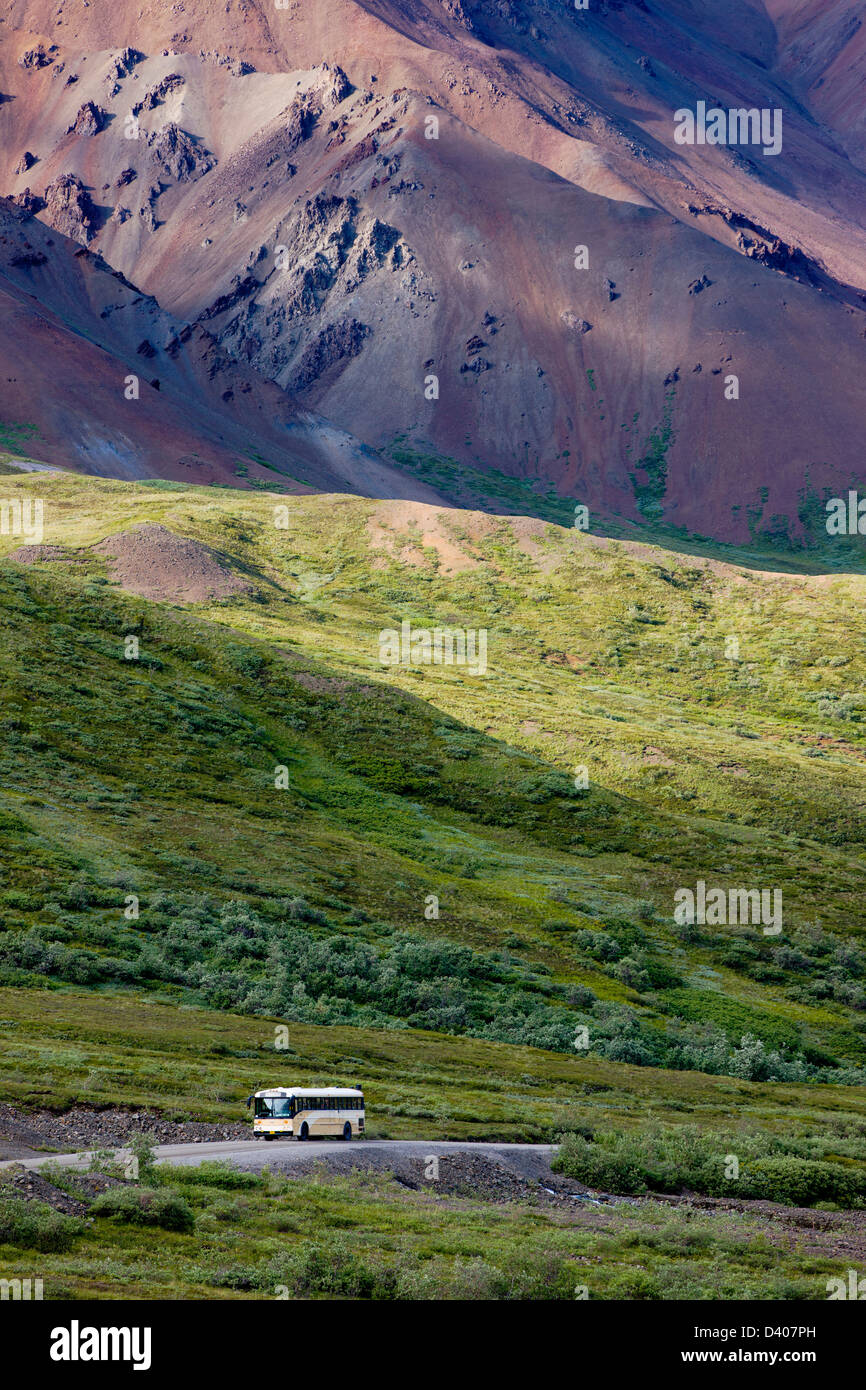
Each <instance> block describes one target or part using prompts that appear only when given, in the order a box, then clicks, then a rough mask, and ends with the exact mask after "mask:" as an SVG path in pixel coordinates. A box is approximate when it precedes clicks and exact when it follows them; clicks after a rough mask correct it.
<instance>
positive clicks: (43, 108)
mask: <svg viewBox="0 0 866 1390" xmlns="http://www.w3.org/2000/svg"><path fill="white" fill-rule="evenodd" d="M0 20H2V23H0V43H2V54H3V57H2V65H0V90H2V91H3V93H4V94H6V97H7V99H6V101H5V102H4V103H3V105H2V106H0V122H2V134H3V139H2V149H3V151H4V155H3V160H2V163H0V190H2V191H3V192H6V193H7V194H14V195H17V196H18V197H19V199H21V198H22V196H23V195H25V190H28V189H29V190H30V198H31V200H35V201H33V202H31V204H30V206H32V207H33V208H34V209H35V212H36V217H37V218H38V219H40V220H41V221H42V222H44V223H46V224H48V225H50V226H51V227H54V228H55V229H57V231H59V232H62V233H63V234H64V236H66V237H69V238H72V239H73V240H75V241H77V242H78V244H79V245H80V246H81V247H86V248H87V249H88V250H89V251H91V252H94V253H98V255H99V256H100V257H101V258H102V259H103V260H104V262H105V264H106V265H107V266H108V267H111V268H113V269H115V270H117V271H119V272H121V273H122V275H123V276H125V277H126V279H127V281H128V282H129V284H130V285H132V286H135V287H137V288H138V289H139V290H140V291H141V292H142V295H143V296H145V298H144V299H143V300H142V301H141V304H140V305H139V306H138V307H137V308H136V309H135V313H134V314H133V313H127V314H125V315H124V316H121V318H123V319H125V322H123V323H121V318H117V317H116V316H115V317H116V323H117V325H118V329H117V337H116V339H115V341H114V342H113V343H112V344H111V345H108V350H109V351H112V352H114V353H115V354H116V355H117V357H118V358H119V359H123V362H124V365H127V364H128V363H129V360H130V352H132V354H133V356H135V354H136V353H137V351H138V347H139V344H140V343H141V341H142V340H143V339H147V341H148V342H149V343H150V345H151V347H153V348H154V350H155V351H156V352H157V354H159V361H158V363H157V364H156V365H154V366H153V367H152V368H151V366H150V365H149V364H147V363H145V364H144V367H143V372H142V375H143V376H147V377H150V376H151V375H153V376H154V377H158V378H159V379H160V380H161V388H160V391H159V392H158V393H157V392H155V391H154V392H153V393H152V394H153V395H154V396H156V397H158V399H156V400H154V401H150V402H149V409H150V408H152V410H153V430H152V436H153V439H154V440H157V439H159V440H161V443H159V444H157V443H151V442H150V437H149V436H148V435H147V430H146V429H145V427H144V424H143V423H142V424H140V425H139V424H136V425H135V426H134V427H133V426H131V425H130V426H129V430H128V433H129V434H130V437H132V436H134V447H133V450H132V452H133V453H134V455H135V464H134V468H135V469H136V470H138V471H152V472H154V473H162V474H167V475H168V476H179V473H178V469H177V466H176V464H175V462H174V459H173V456H174V455H176V457H184V456H189V455H203V456H205V457H207V459H208V460H209V462H208V468H210V469H211V472H212V474H213V475H214V476H216V475H220V476H222V475H223V474H224V473H225V472H226V471H228V473H229V475H232V474H234V472H235V463H234V461H235V458H236V453H237V449H238V445H237V444H236V443H235V440H236V438H237V436H236V435H235V434H234V433H232V431H240V432H241V433H244V432H247V433H248V434H249V435H250V436H252V435H253V434H255V436H256V439H257V440H258V441H259V442H257V443H255V444H254V445H253V448H252V452H255V453H259V454H261V455H262V456H264V457H266V458H268V459H269V460H271V461H273V462H275V463H276V464H277V465H278V466H279V467H281V468H284V469H285V471H287V472H289V473H292V472H293V473H294V476H295V477H298V478H300V479H301V480H302V481H303V482H305V483H307V484H309V485H312V486H319V485H328V479H329V478H332V477H333V476H337V477H338V478H340V479H341V483H340V485H342V486H345V487H351V488H356V489H357V490H360V491H368V490H370V491H376V492H377V494H378V495H382V493H383V491H384V492H387V490H388V488H389V487H390V488H393V489H394V491H395V492H396V491H397V490H398V488H402V490H403V495H415V496H420V495H422V490H421V489H420V488H419V485H418V484H416V483H414V482H412V481H411V480H408V479H407V480H405V481H404V482H403V483H398V482H396V481H395V478H394V474H393V473H391V472H388V471H381V472H378V473H376V474H375V481H373V470H374V467H379V468H381V467H382V465H381V464H376V463H375V460H374V458H373V457H372V456H371V455H370V453H369V449H366V448H365V447H364V446H371V447H372V448H374V449H377V450H382V451H383V455H382V457H383V459H384V458H387V451H388V449H389V448H390V446H392V445H393V444H394V442H395V440H397V439H400V440H402V441H404V442H405V441H406V440H407V439H408V442H409V443H410V444H411V445H414V446H415V447H416V448H417V449H418V450H421V451H424V452H428V453H438V454H444V455H447V456H449V457H452V458H456V459H458V460H461V461H463V462H465V463H468V464H471V465H472V466H473V467H475V468H480V469H482V470H483V469H485V468H488V469H489V468H494V469H498V470H500V471H501V472H505V473H508V474H512V475H516V476H530V477H537V476H540V477H541V478H543V479H545V480H546V481H548V482H549V483H551V484H552V485H553V486H554V487H555V488H556V489H557V490H558V491H559V492H560V493H562V494H564V495H568V496H573V497H575V498H578V499H580V500H582V501H585V502H587V503H588V504H589V506H590V508H591V509H592V510H593V511H594V512H595V513H596V514H598V513H601V514H603V515H604V514H607V515H614V514H616V515H620V516H625V517H630V518H632V519H640V518H641V517H644V518H647V519H653V520H656V519H659V518H661V519H663V520H664V521H665V522H668V523H671V524H674V525H678V526H683V527H686V528H688V529H689V530H692V531H696V532H699V533H702V534H713V535H717V536H720V537H723V538H725V539H733V540H743V539H745V538H747V537H748V535H749V533H750V530H755V529H757V530H762V529H763V530H771V531H773V532H774V533H777V534H783V533H785V532H786V531H788V532H790V533H791V534H796V533H797V532H798V531H799V530H800V527H801V516H802V515H803V514H808V516H811V514H812V513H816V514H820V499H821V495H822V494H824V493H827V492H829V493H830V494H838V493H839V492H840V491H842V490H843V489H845V488H847V487H848V486H849V485H856V482H857V480H858V478H862V474H863V468H862V446H861V438H860V436H861V432H862V426H863V422H864V419H866V371H864V367H866V338H864V331H866V298H864V295H866V197H864V193H866V126H864V119H866V117H864V112H866V103H864V100H863V92H862V88H863V81H864V74H866V66H864V65H866V56H864V54H866V40H864V38H863V36H862V28H861V25H860V22H859V17H858V15H857V7H856V6H854V5H845V4H830V3H820V0H800V2H795V0H729V3H727V4H725V5H724V6H719V5H718V4H710V3H709V0H664V2H662V0H658V2H657V3H656V0H645V2H644V0H633V2H632V3H625V0H591V3H590V8H589V10H586V11H579V10H576V9H575V7H574V4H573V3H566V0H539V3H534V4H532V5H529V4H525V3H521V0H494V3H484V4H482V3H474V0H402V2H401V0H367V3H356V2H355V0H328V2H327V3H325V0H308V3H306V4H304V5H300V4H298V3H294V0H292V3H287V6H286V8H279V9H278V8H277V7H276V6H275V5H274V4H273V3H272V0H267V3H266V0H240V2H239V3H232V0H228V3H222V2H221V3H220V4H219V5H217V4H215V3H210V2H209V0H185V3H184V4H183V5H178V4H170V3H153V4H151V5H149V6H147V7H146V8H145V9H144V10H142V9H141V8H140V7H139V6H137V5H136V6H130V5H126V4H125V3H124V0H120V3H117V4H115V5H112V6H105V5H91V6H88V7H84V6H83V5H82V4H80V3H74V4H73V3H67V4H60V5H58V3H57V0H53V3H51V4H49V3H47V0H35V2H34V0H30V3H26V4H25V3H23V2H21V0H19V2H18V3H7V4H5V5H3V4H0ZM701 101H704V102H706V103H707V104H708V106H710V107H714V106H715V107H719V108H721V109H723V110H728V109H730V108H756V109H765V110H766V111H767V112H768V113H771V112H774V111H781V113H782V132H783V139H782V148H781V152H780V153H779V154H778V155H776V156H772V155H769V156H768V155H765V154H764V153H763V149H762V147H761V146H760V145H754V144H751V145H743V146H738V147H730V146H720V145H709V144H703V145H698V144H694V145H681V144H678V143H677V142H676V140H675V138H674V133H675V119H674V113H675V112H676V111H677V110H678V109H679V108H683V107H686V108H691V109H695V108H696V107H697V103H698V102H701ZM433 136H435V137H436V138H430V137H433ZM135 137H137V138H135ZM25 200H26V199H25ZM56 244H57V243H56ZM578 248H585V252H581V251H580V250H578ZM576 252H577V254H576ZM46 254H48V253H46ZM52 254H53V253H52ZM19 269H20V268H19ZM24 273H25V274H26V275H28V276H29V277H31V279H32V280H33V287H32V289H31V290H30V293H32V294H34V295H35V301H34V302H35V303H37V304H45V305H46V307H48V308H50V309H51V311H52V312H53V313H54V314H55V315H57V317H58V321H59V322H60V323H62V324H64V325H65V326H66V328H67V331H70V330H74V329H76V328H77V329H78V331H81V325H80V324H77V321H76V317H75V316H76V313H79V316H80V312H81V301H80V300H79V293H80V291H81V286H80V285H77V286H76V284H74V283H73V284H71V286H70V290H69V294H68V295H67V297H66V299H65V300H64V301H63V303H60V302H59V301H58V300H57V298H56V293H55V299H54V300H51V299H50V297H49V298H45V297H44V296H45V295H46V294H47V290H46V289H45V287H44V286H42V285H41V284H40V283H37V281H38V279H39V276H40V274H41V273H43V272H40V271H39V269H38V268H36V267H33V268H25V271H24ZM55 278H58V277H57V276H55ZM19 279H20V277H19ZM118 283H119V282H118ZM125 293H128V294H130V295H132V294H133V293H134V292H133V291H132V290H126V291H125ZM147 296H150V297H151V298H147ZM154 301H155V302H154ZM144 305H147V306H149V307H148V308H147V310H146V312H145V309H144V308H143V306H144ZM101 312H102V309H101V308H100V310H99V313H100V314H101ZM146 314H151V315H154V316H155V318H156V319H158V320H159V331H157V330H156V328H154V330H153V332H152V333H145V332H144V331H143V330H142V331H141V337H139V338H137V339H136V342H135V343H133V338H135V337H136V335H137V334H138V333H139V331H140V330H139V328H138V326H137V325H136V327H135V330H134V332H130V325H131V324H132V323H134V322H135V315H138V316H139V317H141V316H145V317H146ZM100 323H103V324H104V320H100ZM184 325H190V326H191V329H192V331H191V334H190V336H189V338H188V341H187V342H186V343H185V344H183V348H184V355H183V357H182V360H181V362H180V363H178V362H177V361H176V360H171V358H170V354H169V360H166V354H167V352H168V345H170V344H172V343H173V341H174V338H176V337H177V336H178V335H179V334H182V333H183V326H184ZM121 327H122V332H121ZM18 331H19V332H21V333H24V332H25V330H24V329H23V328H22V327H21V326H20V324H19V328H18ZM58 332H60V329H59V328H58ZM88 332H89V330H88ZM21 341H22V342H26V341H27V338H26V335H25V336H24V337H22V340H21ZM99 342H100V344H101V346H105V345H104V344H103V342H102V339H99ZM54 351H57V352H58V353H60V355H61V357H62V353H61V350H60V348H59V347H57V346H56V344H55V345H54V346H52V348H51V352H52V353H53V352H54ZM29 355H30V354H29V353H28V356H29ZM216 359H218V360H219V362H220V368H219V373H218V376H219V380H216V379H215V378H211V375H210V367H211V365H212V364H213V362H214V360H216ZM112 371H113V368H112ZM233 373H240V376H239V377H236V378H233V382H229V380H228V377H229V376H231V375H232V374H233ZM11 374H12V373H10V372H8V371H5V370H4V371H3V376H4V377H6V376H8V375H11ZM224 375H225V378H226V379H225V381H223V376H224ZM74 378H75V370H74V368H70V371H69V374H68V375H67V374H64V373H63V372H58V373H56V374H55V381H54V385H53V387H52V386H50V385H48V383H47V382H44V383H43V385H42V388H41V390H43V391H45V390H47V397H46V396H43V395H40V396H39V397H38V398H37V399H36V400H35V402H31V403H27V402H25V401H24V400H23V399H21V398H20V393H19V397H18V398H16V399H14V400H13V401H12V403H11V405H10V404H7V402H6V400H5V398H4V400H3V402H2V415H3V417H4V418H5V419H7V420H8V419H10V418H14V419H17V420H34V421H35V422H36V423H37V424H38V425H39V427H40V429H41V430H42V431H43V434H44V435H45V437H46V439H48V440H49V441H50V442H51V444H52V446H53V448H54V453H53V454H52V455H51V456H52V457H55V458H56V457H58V454H59V453H60V452H61V451H62V448H63V436H62V432H61V431H60V430H59V429H58V422H59V421H62V420H63V419H65V418H66V417H67V415H68V412H69V400H70V397H71V396H72V397H74V392H75V382H74ZM732 378H736V382H733V381H732V380H731V379H732ZM434 379H435V380H434ZM112 380H113V378H112ZM241 380H242V381H243V382H244V383H245V384H246V387H247V388H248V389H247V390H246V391H244V390H243V389H242V388H241V387H240V385H239V384H238V383H239V382H240V381H241ZM163 383H164V386H163ZM7 385H8V383H7ZM215 385H216V387H218V388H219V389H214V387H215ZM437 385H438V397H437V395H436V389H437ZM280 388H282V390H280ZM112 389H113V388H112ZM172 392H174V393H176V394H175V397H174V399H175V400H176V401H177V402H178V405H177V407H176V408H177V409H179V410H180V412H181V416H182V417H183V419H182V427H176V425H175V423H174V420H173V417H171V416H170V409H172V408H175V407H174V406H172V405H171V403H170V398H171V396H172ZM737 392H738V396H737V394H736V393H737ZM81 394H82V393H81V391H80V388H79V404H78V411H79V414H78V418H79V419H80V420H83V421H84V422H85V424H86V427H87V428H88V429H90V430H91V432H92V436H93V439H94V441H98V440H99V439H100V438H101V437H102V434H103V433H104V434H105V436H106V438H109V437H111V438H113V437H114V436H113V434H112V432H113V431H114V432H116V431H117V430H118V429H120V428H121V427H120V425H119V424H118V415H117V412H118V408H119V407H118V403H117V401H115V400H113V399H112V400H111V401H110V402H109V399H108V397H106V396H105V395H104V394H99V393H98V392H93V393H92V394H91V395H90V396H89V398H88V399H86V400H85V401H83V402H82V401H81V399H80V398H81ZM110 395H111V393H110V392H108V396H110ZM732 397H734V398H732ZM185 401H188V402H189V409H188V410H185V409H184V402H185ZM28 412H29V413H28ZM310 412H313V414H312V415H311V414H310ZM126 414H127V416H128V414H129V412H127V413H126ZM141 414H142V415H143V414H144V412H141ZM136 418H138V417H136ZM223 420H225V423H223ZM300 421H302V423H300ZM325 422H328V423H325ZM176 428H180V430H181V432H180V433H179V434H178V435H177V436H175V430H176ZM183 431H186V434H185V436H184V439H183V446H182V448H181V434H182V433H183ZM175 438H177V448H176V449H175V447H174V443H175ZM196 438H197V439H198V440H199V443H198V445H196V443H195V439H196ZM204 440H207V441H209V442H208V443H207V447H205V443H203V442H202V441H204ZM335 440H336V441H339V447H338V444H337V443H335V442H334V441H335ZM222 445H226V447H227V452H228V454H230V455H231V459H223V458H222V456H221V455H220V454H219V449H220V447H222ZM113 447H114V446H113V445H108V446H106V448H105V449H103V450H102V453H101V455H100V447H99V445H98V443H94V444H93V446H92V447H91V450H90V457H88V452H87V451H86V450H84V451H83V450H80V449H79V450H78V451H77V453H74V454H73V456H72V457H71V458H70V460H69V461H70V462H72V463H73V464H74V465H75V466H85V467H97V463H96V462H95V460H96V458H97V457H99V458H100V462H99V464H98V467H99V470H100V471H106V472H108V471H118V472H121V471H122V470H123V467H124V466H126V467H127V468H131V467H132V466H133V465H130V464H127V465H122V464H121V463H120V462H118V463H117V464H114V463H112V458H111V455H112V448H113ZM208 451H210V452H208ZM34 452H35V451H34ZM246 453H247V454H249V453H250V448H249V447H248V448H247V450H246ZM293 455H294V458H295V465H294V467H293V466H292V456H293ZM45 456H46V457H48V456H49V454H48V452H46V453H45ZM304 462H306V467H305V468H304V467H302V466H301V465H302V464H303V463H304ZM199 476H201V477H202V478H204V477H206V476H207V470H204V471H202V472H201V473H200V475H199ZM260 476H264V474H262V475H260Z"/></svg>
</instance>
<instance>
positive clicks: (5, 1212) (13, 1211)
mask: <svg viewBox="0 0 866 1390" xmlns="http://www.w3.org/2000/svg"><path fill="white" fill-rule="evenodd" d="M83 1230H84V1225H83V1223H82V1222H81V1221H78V1220H77V1219H76V1218H75V1217H72V1216H64V1215H63V1213H62V1212H59V1211H55V1210H54V1208H53V1207H49V1206H48V1204H47V1202H25V1201H23V1200H22V1199H21V1198H20V1197H0V1245H18V1246H20V1247H21V1248H22V1249H25V1250H41V1251H43V1252H49V1251H63V1250H68V1249H69V1248H70V1246H71V1245H72V1244H73V1242H74V1241H75V1240H76V1239H77V1237H78V1236H80V1235H81V1233H82V1232H83Z"/></svg>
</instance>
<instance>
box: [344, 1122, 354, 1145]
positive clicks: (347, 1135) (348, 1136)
mask: <svg viewBox="0 0 866 1390" xmlns="http://www.w3.org/2000/svg"><path fill="white" fill-rule="evenodd" d="M351 1137H352V1126H351V1125H350V1124H349V1121H348V1120H347V1121H346V1123H345V1124H344V1125H343V1138H344V1139H345V1140H346V1143H348V1142H349V1140H350V1139H351Z"/></svg>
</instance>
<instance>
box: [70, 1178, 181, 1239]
mask: <svg viewBox="0 0 866 1390" xmlns="http://www.w3.org/2000/svg"><path fill="white" fill-rule="evenodd" d="M90 1210H91V1212H92V1213H93V1215H94V1216H105V1217H107V1218H108V1219H109V1220H110V1221H117V1222H119V1223H123V1224H126V1225H130V1226H160V1227H161V1228H162V1229H163V1230H164V1231H191V1230H192V1229H193V1227H194V1226H195V1216H194V1215H193V1210H192V1207H191V1206H190V1205H189V1203H188V1202H187V1200H186V1198H184V1197H181V1196H180V1195H179V1194H178V1193H176V1192H159V1191H157V1190H155V1189H153V1188H149V1187H112V1188H109V1190H108V1191H107V1192H101V1193H100V1195H99V1196H98V1197H97V1198H96V1201H95V1202H94V1203H93V1205H92V1207H91V1208H90Z"/></svg>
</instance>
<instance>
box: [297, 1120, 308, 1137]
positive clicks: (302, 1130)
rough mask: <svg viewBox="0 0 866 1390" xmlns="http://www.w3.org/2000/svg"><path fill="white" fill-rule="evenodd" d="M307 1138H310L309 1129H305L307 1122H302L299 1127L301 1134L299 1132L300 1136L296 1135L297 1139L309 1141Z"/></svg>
mask: <svg viewBox="0 0 866 1390" xmlns="http://www.w3.org/2000/svg"><path fill="white" fill-rule="evenodd" d="M309 1137H310V1131H309V1129H308V1128H307V1122H306V1120H304V1123H303V1124H302V1125H301V1132H300V1134H299V1135H298V1138H299V1139H309Z"/></svg>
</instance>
